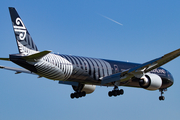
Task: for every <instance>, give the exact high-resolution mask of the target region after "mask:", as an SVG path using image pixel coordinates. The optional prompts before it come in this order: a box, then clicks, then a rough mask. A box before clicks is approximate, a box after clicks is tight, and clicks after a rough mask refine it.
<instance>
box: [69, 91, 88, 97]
mask: <svg viewBox="0 0 180 120" xmlns="http://www.w3.org/2000/svg"><path fill="white" fill-rule="evenodd" d="M85 96H86V92H84V91H83V92H74V93H71V95H70V97H71V98H72V99H74V98H81V97H85Z"/></svg>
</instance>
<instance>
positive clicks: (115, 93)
mask: <svg viewBox="0 0 180 120" xmlns="http://www.w3.org/2000/svg"><path fill="white" fill-rule="evenodd" d="M123 94H124V90H123V89H120V90H119V89H118V87H117V86H114V89H113V90H112V91H109V92H108V95H109V97H112V96H115V97H116V96H119V95H123Z"/></svg>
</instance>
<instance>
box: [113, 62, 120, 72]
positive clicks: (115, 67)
mask: <svg viewBox="0 0 180 120" xmlns="http://www.w3.org/2000/svg"><path fill="white" fill-rule="evenodd" d="M114 72H115V73H119V68H118V66H117V65H116V64H114Z"/></svg>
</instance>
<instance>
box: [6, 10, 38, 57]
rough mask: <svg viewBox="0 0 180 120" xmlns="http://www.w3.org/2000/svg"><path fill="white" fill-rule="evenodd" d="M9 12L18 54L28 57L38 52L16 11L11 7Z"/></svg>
mask: <svg viewBox="0 0 180 120" xmlns="http://www.w3.org/2000/svg"><path fill="white" fill-rule="evenodd" d="M9 12H10V15H11V20H12V25H13V29H14V34H15V38H16V42H17V45H18V49H19V53H21V54H24V55H29V54H33V53H35V52H36V51H38V49H37V47H36V45H35V44H34V42H33V40H32V38H31V36H30V34H29V32H28V30H27V29H26V27H25V25H24V23H23V22H22V20H21V18H20V16H19V15H18V13H17V11H16V9H15V8H13V7H9Z"/></svg>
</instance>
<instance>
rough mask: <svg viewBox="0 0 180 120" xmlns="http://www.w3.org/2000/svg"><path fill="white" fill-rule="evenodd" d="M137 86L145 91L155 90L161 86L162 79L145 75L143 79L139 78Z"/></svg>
mask: <svg viewBox="0 0 180 120" xmlns="http://www.w3.org/2000/svg"><path fill="white" fill-rule="evenodd" d="M139 85H140V86H141V87H142V88H145V89H147V90H157V89H159V88H160V87H161V85H162V79H161V77H160V76H158V75H156V74H152V73H146V74H145V75H144V76H143V77H141V80H140V81H139Z"/></svg>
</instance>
